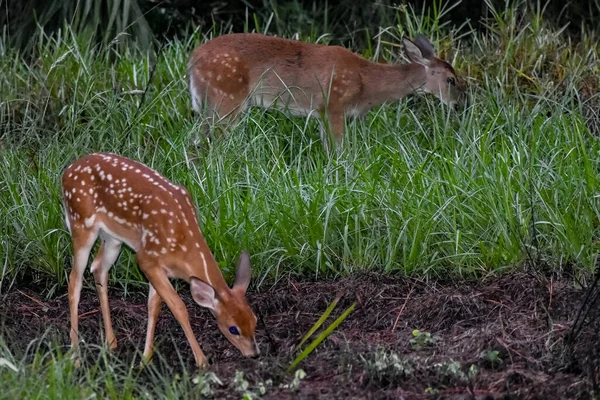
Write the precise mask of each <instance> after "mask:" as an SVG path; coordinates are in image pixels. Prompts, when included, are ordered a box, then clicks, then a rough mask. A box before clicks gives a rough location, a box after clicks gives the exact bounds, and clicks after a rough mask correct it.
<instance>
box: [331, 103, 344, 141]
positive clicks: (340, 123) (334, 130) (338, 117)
mask: <svg viewBox="0 0 600 400" xmlns="http://www.w3.org/2000/svg"><path fill="white" fill-rule="evenodd" d="M329 129H330V130H331V135H332V136H333V140H334V142H335V146H336V148H339V147H340V146H341V144H342V139H343V136H344V113H343V112H341V111H331V110H330V111H329Z"/></svg>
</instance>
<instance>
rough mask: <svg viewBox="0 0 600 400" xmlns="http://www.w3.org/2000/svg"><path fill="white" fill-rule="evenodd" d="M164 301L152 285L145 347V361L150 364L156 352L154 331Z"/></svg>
mask: <svg viewBox="0 0 600 400" xmlns="http://www.w3.org/2000/svg"><path fill="white" fill-rule="evenodd" d="M161 304H162V299H161V298H160V296H159V295H158V293H157V292H156V289H154V286H152V284H150V290H149V292H148V329H147V330H146V344H145V345H144V355H143V357H144V361H145V362H149V361H150V359H151V358H152V353H153V351H154V330H155V329H156V321H157V320H158V314H159V313H160V305H161Z"/></svg>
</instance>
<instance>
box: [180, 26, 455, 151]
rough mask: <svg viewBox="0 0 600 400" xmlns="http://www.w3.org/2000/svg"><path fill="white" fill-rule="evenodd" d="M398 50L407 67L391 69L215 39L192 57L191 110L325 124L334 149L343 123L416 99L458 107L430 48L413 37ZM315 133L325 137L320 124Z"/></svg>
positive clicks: (318, 50) (345, 53) (284, 46)
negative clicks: (276, 113) (284, 114)
mask: <svg viewBox="0 0 600 400" xmlns="http://www.w3.org/2000/svg"><path fill="white" fill-rule="evenodd" d="M403 42H404V47H405V49H406V53H407V55H408V58H409V59H410V61H411V63H409V64H400V65H390V64H379V63H374V62H371V61H368V60H366V59H365V58H363V57H361V56H359V55H357V54H354V53H352V52H351V51H349V50H347V49H345V48H342V47H338V46H324V45H319V44H311V43H303V42H300V41H297V40H287V39H281V38H275V37H270V36H265V35H261V34H255V33H252V34H229V35H223V36H219V37H217V38H215V39H212V40H210V41H208V42H206V43H204V44H201V45H200V46H199V47H198V48H196V49H195V50H194V51H193V53H192V55H191V57H190V60H189V63H188V73H189V87H190V92H191V97H192V106H193V108H194V110H195V111H197V112H204V110H206V109H207V111H208V112H209V113H210V114H211V115H208V117H211V118H212V119H213V121H215V122H217V121H224V122H225V123H231V122H233V121H234V120H236V119H237V118H238V116H239V114H240V112H241V111H243V110H244V109H245V108H246V107H247V106H249V105H254V106H259V107H263V108H270V107H274V108H278V109H284V110H287V111H289V112H290V113H291V114H292V115H297V116H307V115H310V116H313V117H317V118H319V119H320V120H321V122H323V116H326V118H325V121H327V123H328V125H329V130H330V132H331V133H332V135H333V138H334V139H335V143H336V144H339V143H340V142H341V141H342V136H343V132H344V116H345V115H362V114H364V113H366V112H367V111H369V110H370V109H371V108H372V107H375V106H377V105H380V104H382V103H384V102H387V101H394V100H398V99H401V98H403V97H404V96H406V95H409V94H411V93H415V92H424V93H431V94H434V95H435V96H437V97H438V98H439V99H440V100H441V101H442V102H443V103H445V104H448V105H450V106H454V105H456V104H459V103H461V102H462V101H463V97H464V92H465V90H466V85H465V83H464V81H463V80H462V79H460V78H458V77H457V75H456V73H455V72H454V69H453V68H452V66H451V65H450V64H448V63H447V62H445V61H442V60H440V59H439V58H437V57H436V55H435V51H434V49H433V46H432V44H431V43H430V42H429V40H427V38H425V37H424V36H422V35H419V36H417V37H416V38H415V40H414V41H411V40H409V39H406V38H405V39H403ZM321 127H322V133H324V132H325V131H326V130H325V129H324V126H323V123H321ZM324 139H325V138H324ZM324 143H327V141H326V140H324Z"/></svg>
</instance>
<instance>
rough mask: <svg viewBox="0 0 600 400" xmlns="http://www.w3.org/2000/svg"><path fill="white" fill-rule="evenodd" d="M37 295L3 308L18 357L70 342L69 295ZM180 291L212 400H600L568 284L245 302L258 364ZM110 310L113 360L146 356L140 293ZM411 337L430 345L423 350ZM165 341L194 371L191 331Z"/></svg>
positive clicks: (593, 327)
mask: <svg viewBox="0 0 600 400" xmlns="http://www.w3.org/2000/svg"><path fill="white" fill-rule="evenodd" d="M32 286H33V285H31V284H28V285H24V284H21V285H18V287H13V288H12V289H11V290H10V291H9V292H8V293H6V294H4V295H2V297H4V299H3V305H2V307H0V326H1V328H0V332H1V333H2V335H3V336H4V338H5V340H6V342H7V343H8V344H9V346H10V348H11V350H12V351H14V352H17V353H18V352H23V351H24V349H25V348H26V346H27V345H28V344H29V343H30V342H31V341H32V340H33V339H35V338H36V337H39V336H40V334H41V333H43V332H46V337H47V338H48V340H51V339H54V340H57V341H59V342H60V343H64V344H65V345H66V344H67V343H68V340H69V339H68V326H69V325H68V301H67V296H66V293H59V294H58V295H57V296H55V297H54V298H53V299H51V300H45V299H44V297H43V296H42V295H41V294H40V292H39V291H36V290H35V289H34V288H32ZM180 292H181V293H183V297H184V300H185V302H186V304H187V305H188V309H189V310H190V318H191V320H192V325H193V327H194V331H195V332H196V335H197V337H198V338H199V341H200V343H201V345H202V347H203V350H204V351H205V353H206V354H207V355H208V356H209V357H210V358H211V361H212V365H211V367H210V369H211V370H212V371H213V372H215V373H216V374H217V376H218V377H220V378H221V379H222V380H223V382H224V385H223V386H216V387H215V390H216V395H215V397H217V398H238V399H239V398H240V397H241V395H240V393H239V392H236V391H235V387H234V383H233V381H234V379H233V376H234V375H235V372H236V370H241V371H244V376H245V379H246V380H247V381H248V383H249V388H250V389H252V390H254V391H255V392H257V390H255V389H256V388H257V385H259V383H261V382H262V383H263V385H266V394H265V395H264V398H267V399H288V398H294V399H314V398H320V399H325V398H332V399H333V398H334V399H342V398H343V399H353V398H354V399H421V398H444V399H557V398H564V399H592V398H593V393H594V387H595V386H596V391H595V393H596V396H598V391H597V390H598V388H597V382H598V377H599V375H600V343H599V342H600V340H599V339H598V337H599V336H598V323H597V320H598V318H596V322H594V323H588V324H586V325H585V327H584V328H583V330H582V331H581V334H580V335H579V337H578V340H577V341H575V343H574V345H572V346H567V345H566V343H567V341H566V340H565V338H566V337H567V335H568V334H569V332H570V330H571V326H572V324H573V321H574V320H575V318H576V315H577V311H578V310H579V307H580V304H581V302H582V299H583V296H584V294H585V292H584V290H582V289H576V288H575V285H574V280H573V279H570V278H567V277H553V278H550V277H548V276H540V275H534V274H525V273H513V274H510V275H506V276H503V277H500V278H492V279H488V280H483V281H479V282H478V283H473V284H465V283H462V284H450V283H448V284H443V283H424V282H421V281H417V280H414V279H408V278H393V277H389V276H381V275H376V274H365V275H360V276H355V277H352V278H347V279H342V280H338V281H335V282H300V281H294V280H286V281H281V282H279V283H277V284H275V285H274V286H272V287H270V288H268V289H267V288H265V289H263V290H262V291H260V292H258V293H256V292H253V293H249V300H250V304H251V306H252V307H253V308H254V310H255V311H257V310H258V313H257V314H260V315H262V317H263V319H264V323H265V325H266V329H265V327H264V326H263V325H261V324H260V319H259V326H258V330H257V339H258V341H259V343H260V347H261V350H262V355H261V357H259V358H258V359H245V358H243V357H242V356H241V355H240V354H239V353H238V352H237V350H236V349H235V348H234V347H233V346H232V345H231V344H229V342H227V340H226V339H225V338H224V337H223V336H222V335H221V334H220V332H218V330H217V328H216V324H215V322H214V319H213V317H212V316H211V315H210V314H209V313H208V311H206V310H204V309H201V308H199V307H196V306H194V305H193V302H192V300H191V298H190V296H189V294H188V293H189V292H188V290H187V288H185V287H183V288H181V290H180ZM337 293H340V294H342V295H343V296H342V298H341V301H340V303H339V304H338V306H337V307H336V309H335V311H334V312H333V314H332V316H330V317H329V319H328V320H327V321H326V322H325V324H324V326H327V325H329V323H331V322H332V321H333V320H334V318H335V317H337V316H338V315H340V314H341V313H342V312H343V311H344V310H345V309H346V308H347V307H348V306H350V305H351V304H352V302H354V301H356V303H357V306H356V309H355V310H354V311H353V312H352V313H351V314H350V315H349V316H348V318H347V319H346V320H345V321H344V322H343V323H342V324H341V325H340V326H339V327H338V328H337V329H336V330H335V331H334V333H333V334H332V335H330V336H329V338H328V339H326V340H325V341H324V342H323V343H321V344H320V345H319V347H317V349H316V350H315V351H314V352H313V353H312V354H310V355H309V356H308V358H306V359H305V360H304V361H303V362H302V363H301V364H300V366H299V368H302V369H303V370H304V371H305V372H306V376H305V377H304V379H302V380H301V381H300V383H299V386H297V387H295V386H294V384H293V382H292V377H293V375H291V374H287V373H286V371H285V370H286V368H287V366H288V365H289V364H290V363H291V361H292V360H293V359H294V357H295V355H296V354H297V352H296V349H295V346H297V344H298V343H299V342H300V340H301V338H302V337H303V336H304V334H305V333H306V332H307V331H308V330H309V329H310V328H311V326H312V325H313V324H314V323H315V322H316V320H317V319H318V318H319V316H320V315H321V314H322V313H323V311H324V310H325V309H326V308H327V306H328V305H329V304H330V303H331V301H332V300H333V299H334V298H335V296H336V294H337ZM110 299H111V309H112V317H113V325H114V326H115V330H116V334H117V340H118V341H119V349H118V350H117V355H118V357H119V358H122V359H124V360H128V359H130V358H132V357H135V356H139V353H136V352H141V350H142V349H143V344H144V343H143V342H144V337H145V329H146V298H145V293H141V292H135V293H128V295H127V296H126V297H125V296H124V294H123V292H122V291H116V290H113V291H112V292H111V294H110ZM599 307H600V306H599ZM80 314H81V322H80V335H81V337H82V338H83V339H84V340H85V341H86V342H87V343H91V344H99V343H100V340H101V339H100V335H99V330H100V329H101V328H102V320H101V314H100V310H99V304H98V299H97V296H96V293H95V291H94V290H93V289H90V288H88V289H84V291H83V293H82V300H81V305H80ZM415 329H417V330H421V332H422V334H421V335H418V337H417V338H415V336H414V335H413V331H414V330H415ZM427 333H430V334H431V336H430V337H427ZM156 334H157V336H156V337H157V351H158V352H160V354H162V356H163V357H165V358H166V361H167V362H169V363H172V365H173V366H177V365H180V364H179V358H178V357H179V356H178V354H180V355H181V357H183V359H184V363H185V365H187V366H188V368H189V370H193V368H194V367H193V359H192V354H191V350H190V349H189V346H188V344H187V342H186V341H185V337H184V335H183V332H182V330H181V328H180V327H179V325H178V324H177V322H176V321H175V320H174V318H173V316H172V315H171V313H170V312H169V311H168V310H167V309H166V307H165V306H164V305H163V309H162V312H161V315H160V319H159V322H158V327H157V333H156ZM411 339H416V342H417V343H415V341H413V342H412V343H411ZM496 352H497V353H496ZM136 354H137V355H136ZM269 380H270V381H269ZM285 385H287V386H288V387H284V386H285Z"/></svg>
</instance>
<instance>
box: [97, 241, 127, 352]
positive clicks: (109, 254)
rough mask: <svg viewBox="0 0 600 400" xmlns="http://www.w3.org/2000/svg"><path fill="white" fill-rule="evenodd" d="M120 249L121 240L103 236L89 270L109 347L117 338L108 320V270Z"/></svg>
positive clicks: (112, 347) (112, 345) (115, 342)
mask: <svg viewBox="0 0 600 400" xmlns="http://www.w3.org/2000/svg"><path fill="white" fill-rule="evenodd" d="M120 251H121V241H119V240H117V239H114V238H112V237H108V238H104V240H103V242H102V244H101V245H100V249H99V250H98V254H97V255H96V257H95V258H94V261H92V267H91V270H92V272H93V274H94V280H95V281H96V290H97V291H98V297H99V298H100V309H101V310H102V320H103V322H104V331H105V332H106V342H107V343H108V347H109V348H110V349H115V348H116V347H117V339H116V337H115V334H114V332H113V328H112V322H111V320H110V307H109V305H108V271H109V270H110V267H112V265H113V264H114V263H115V261H117V258H118V257H119V252H120Z"/></svg>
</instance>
